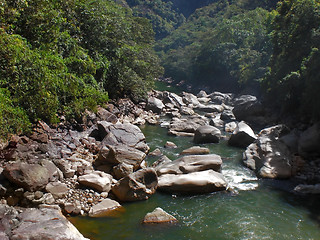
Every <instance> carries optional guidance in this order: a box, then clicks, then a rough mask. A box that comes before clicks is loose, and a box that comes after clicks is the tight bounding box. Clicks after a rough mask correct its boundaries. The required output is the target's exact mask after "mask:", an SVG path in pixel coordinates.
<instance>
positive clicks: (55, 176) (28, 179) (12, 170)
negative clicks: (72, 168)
mask: <svg viewBox="0 0 320 240" xmlns="http://www.w3.org/2000/svg"><path fill="white" fill-rule="evenodd" d="M3 175H4V176H5V177H6V178H7V179H8V180H9V181H10V182H11V183H14V184H16V185H18V186H20V187H23V188H24V189H25V190H28V191H36V190H42V189H44V188H45V187H46V185H47V184H48V183H49V182H51V181H57V180H59V179H60V177H61V172H60V171H59V170H58V169H57V167H56V166H55V165H54V164H53V163H52V162H50V161H48V160H40V161H39V162H38V163H27V162H21V161H16V162H9V163H7V164H6V165H5V167H4V170H3Z"/></svg>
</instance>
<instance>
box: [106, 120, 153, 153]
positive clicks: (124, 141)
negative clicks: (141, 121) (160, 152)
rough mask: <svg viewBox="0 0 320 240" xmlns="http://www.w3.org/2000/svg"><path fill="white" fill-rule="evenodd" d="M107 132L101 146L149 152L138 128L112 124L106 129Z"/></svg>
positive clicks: (126, 124) (127, 124)
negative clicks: (122, 147) (125, 147)
mask: <svg viewBox="0 0 320 240" xmlns="http://www.w3.org/2000/svg"><path fill="white" fill-rule="evenodd" d="M108 131H109V132H108V134H107V135H106V137H105V138H104V139H103V141H102V145H113V146H116V145H126V146H129V147H132V148H136V149H138V150H140V151H142V152H144V153H147V152H148V151H149V147H148V145H147V144H146V141H145V140H146V138H145V136H144V134H143V133H142V132H141V130H140V128H139V127H137V126H135V125H133V124H130V123H125V124H113V125H111V126H109V127H108Z"/></svg>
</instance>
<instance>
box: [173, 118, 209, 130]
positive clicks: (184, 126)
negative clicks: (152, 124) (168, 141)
mask: <svg viewBox="0 0 320 240" xmlns="http://www.w3.org/2000/svg"><path fill="white" fill-rule="evenodd" d="M206 124H207V119H204V118H201V117H197V116H192V117H189V118H173V119H172V120H171V122H170V125H169V129H170V131H173V132H182V133H194V132H195V131H196V130H197V128H199V127H200V126H203V125H206Z"/></svg>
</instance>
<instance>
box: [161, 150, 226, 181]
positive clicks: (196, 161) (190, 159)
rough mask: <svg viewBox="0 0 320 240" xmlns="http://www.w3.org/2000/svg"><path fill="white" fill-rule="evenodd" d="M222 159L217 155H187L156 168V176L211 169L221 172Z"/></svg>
mask: <svg viewBox="0 0 320 240" xmlns="http://www.w3.org/2000/svg"><path fill="white" fill-rule="evenodd" d="M221 165H222V159H221V157H220V156H219V155H216V154H208V155H189V156H183V157H181V158H178V159H177V160H175V161H171V162H167V163H165V164H163V165H161V167H159V168H157V174H158V176H161V175H164V174H186V173H192V172H198V171H205V170H209V169H212V170H214V171H218V172H219V171H221Z"/></svg>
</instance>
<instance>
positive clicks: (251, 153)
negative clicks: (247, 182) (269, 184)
mask: <svg viewBox="0 0 320 240" xmlns="http://www.w3.org/2000/svg"><path fill="white" fill-rule="evenodd" d="M279 129H280V126H275V127H272V128H267V129H264V130H262V131H260V133H259V135H258V138H257V140H256V141H255V142H254V143H252V144H250V145H249V146H248V147H247V149H246V151H245V152H244V154H243V162H244V164H245V165H246V166H247V167H249V168H251V169H252V170H254V171H255V172H256V174H257V175H258V176H259V177H263V178H280V179H285V178H290V177H292V176H294V175H295V174H296V170H297V167H296V166H295V165H294V160H293V156H292V154H291V152H290V151H289V149H288V147H287V146H286V145H285V144H284V143H283V142H282V141H280V139H279Z"/></svg>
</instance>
